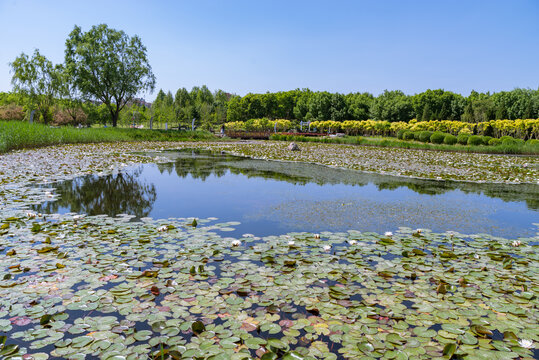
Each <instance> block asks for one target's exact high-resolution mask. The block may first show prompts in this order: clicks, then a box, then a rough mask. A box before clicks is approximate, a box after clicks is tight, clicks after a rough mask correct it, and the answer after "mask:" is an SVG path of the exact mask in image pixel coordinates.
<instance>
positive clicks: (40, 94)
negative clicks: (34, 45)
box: [10, 49, 60, 124]
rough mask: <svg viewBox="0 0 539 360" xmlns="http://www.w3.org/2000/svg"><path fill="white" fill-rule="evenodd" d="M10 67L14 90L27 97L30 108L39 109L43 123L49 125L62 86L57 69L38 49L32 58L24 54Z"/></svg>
mask: <svg viewBox="0 0 539 360" xmlns="http://www.w3.org/2000/svg"><path fill="white" fill-rule="evenodd" d="M10 66H11V68H12V71H13V77H12V78H11V82H12V84H13V89H14V90H15V91H17V92H19V93H22V94H23V95H25V98H26V99H27V100H28V104H27V105H28V107H29V108H30V109H32V108H34V107H37V110H38V112H39V113H40V114H41V117H42V118H43V122H44V123H45V124H48V123H49V122H50V120H51V119H52V113H51V111H50V110H51V107H52V105H53V104H54V97H55V96H56V95H57V94H58V90H59V84H60V77H59V74H58V71H57V68H56V67H55V66H54V65H53V64H52V62H51V61H49V60H47V58H46V57H45V56H43V55H41V54H40V53H39V50H38V49H36V50H35V51H34V55H33V56H32V57H31V58H29V57H28V55H26V54H24V53H22V54H21V55H20V56H19V57H17V58H16V59H15V60H14V61H13V62H12V63H10Z"/></svg>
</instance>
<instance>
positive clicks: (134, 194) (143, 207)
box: [37, 167, 157, 218]
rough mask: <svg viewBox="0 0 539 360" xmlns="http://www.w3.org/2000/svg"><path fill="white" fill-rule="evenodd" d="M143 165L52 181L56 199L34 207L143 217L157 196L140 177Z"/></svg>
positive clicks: (148, 211)
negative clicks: (54, 182) (67, 179)
mask: <svg viewBox="0 0 539 360" xmlns="http://www.w3.org/2000/svg"><path fill="white" fill-rule="evenodd" d="M141 172H142V167H139V168H138V169H136V170H134V171H129V172H119V173H117V174H112V175H107V176H95V175H90V176H83V177H79V178H76V179H73V180H70V181H64V182H61V183H58V184H55V188H56V193H58V194H60V198H59V199H58V200H57V201H49V202H46V203H44V204H42V205H40V206H38V207H37V210H38V211H40V212H43V213H56V212H58V210H59V209H60V208H68V209H69V211H72V212H76V213H83V214H88V215H99V214H107V215H109V216H115V215H117V214H129V215H135V216H136V217H138V218H140V217H145V216H148V215H149V214H150V212H151V211H152V207H153V203H154V202H155V199H156V196H157V195H156V190H155V185H154V184H146V183H143V182H142V181H140V180H139V177H140V174H141Z"/></svg>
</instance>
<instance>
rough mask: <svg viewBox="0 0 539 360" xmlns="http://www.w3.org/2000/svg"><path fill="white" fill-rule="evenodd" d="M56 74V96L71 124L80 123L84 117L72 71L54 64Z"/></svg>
mask: <svg viewBox="0 0 539 360" xmlns="http://www.w3.org/2000/svg"><path fill="white" fill-rule="evenodd" d="M55 69H56V73H57V75H58V79H59V81H58V93H57V94H58V96H59V98H60V103H61V105H62V107H63V108H64V109H65V110H66V111H67V113H68V114H69V116H70V117H71V119H72V123H73V124H80V123H81V122H82V121H81V118H82V117H85V114H84V113H83V112H82V99H81V94H80V91H79V89H78V87H77V86H76V85H75V82H74V81H73V76H72V75H73V73H72V72H71V71H69V69H67V68H66V67H65V66H63V65H61V64H60V65H56V68H55Z"/></svg>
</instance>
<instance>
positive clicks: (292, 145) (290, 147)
mask: <svg viewBox="0 0 539 360" xmlns="http://www.w3.org/2000/svg"><path fill="white" fill-rule="evenodd" d="M288 150H290V151H301V149H300V148H299V146H298V144H296V143H294V142H292V143H290V145H288Z"/></svg>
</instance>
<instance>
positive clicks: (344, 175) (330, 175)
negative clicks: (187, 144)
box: [150, 150, 539, 210]
mask: <svg viewBox="0 0 539 360" xmlns="http://www.w3.org/2000/svg"><path fill="white" fill-rule="evenodd" d="M164 154H165V156H166V157H167V158H169V159H171V162H168V163H162V164H158V165H157V167H158V169H159V171H160V172H161V173H165V172H166V173H168V174H171V173H173V172H175V173H176V174H177V175H178V176H179V177H181V178H185V177H187V176H191V177H192V178H194V179H201V180H206V179H207V178H208V177H209V176H212V175H213V176H216V177H223V176H225V175H226V174H227V173H228V171H230V173H232V174H235V175H244V176H246V177H248V178H252V177H259V178H263V179H272V180H278V181H286V182H288V183H291V184H294V185H306V184H309V183H314V184H317V185H321V186H323V185H335V184H344V185H352V186H366V185H369V184H374V185H375V186H376V188H377V189H378V190H396V189H399V188H401V187H402V188H406V189H409V190H412V191H413V192H415V193H418V194H425V195H441V194H445V193H447V192H450V191H454V190H459V191H462V192H463V193H467V194H468V193H470V194H483V195H486V196H488V197H492V198H498V199H501V200H504V201H512V202H513V201H524V202H525V203H526V204H527V206H528V208H529V209H533V210H539V186H538V185H534V184H518V185H507V184H490V183H468V182H457V181H436V180H424V179H414V178H401V177H395V176H390V175H380V174H369V173H362V172H357V171H350V170H343V169H333V168H328V167H327V166H321V165H315V164H306V163H294V162H278V161H264V160H255V159H248V158H243V157H236V156H232V155H227V154H220V155H217V154H212V153H211V152H208V151H204V150H183V151H174V152H166V153H164ZM150 155H152V153H150ZM153 155H155V156H157V155H159V156H163V154H162V153H159V154H157V153H153Z"/></svg>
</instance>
